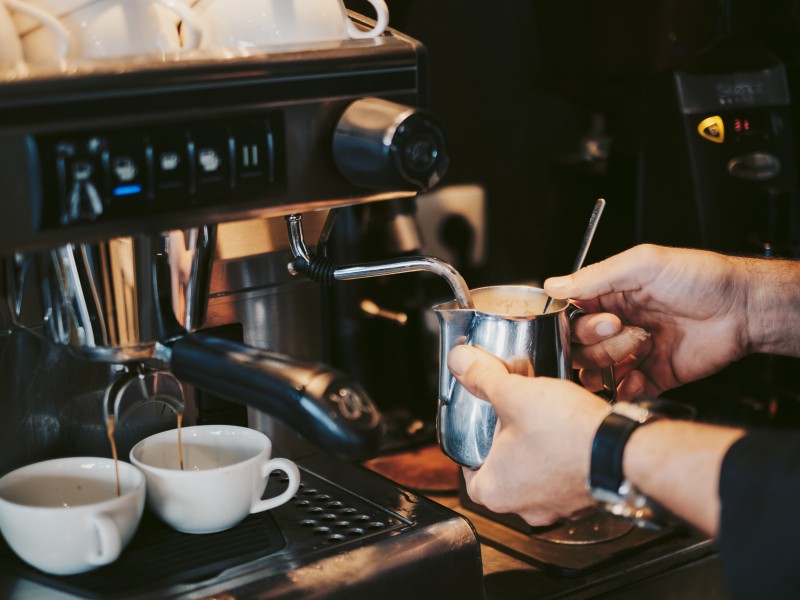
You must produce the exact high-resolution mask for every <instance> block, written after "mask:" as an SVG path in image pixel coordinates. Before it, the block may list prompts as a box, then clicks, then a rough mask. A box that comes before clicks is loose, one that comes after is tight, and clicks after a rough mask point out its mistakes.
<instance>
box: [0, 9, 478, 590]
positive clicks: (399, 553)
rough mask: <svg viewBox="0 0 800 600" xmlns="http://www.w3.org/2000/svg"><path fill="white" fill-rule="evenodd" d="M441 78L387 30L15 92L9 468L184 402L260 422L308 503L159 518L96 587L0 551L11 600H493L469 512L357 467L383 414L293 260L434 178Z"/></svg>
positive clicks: (97, 574)
mask: <svg viewBox="0 0 800 600" xmlns="http://www.w3.org/2000/svg"><path fill="white" fill-rule="evenodd" d="M351 18H353V19H355V20H359V19H360V18H361V17H359V16H358V15H356V14H354V13H353V14H351ZM426 85H427V84H426V55H425V49H424V48H423V47H422V46H421V45H420V44H419V43H418V42H416V41H415V40H413V39H411V38H409V37H407V36H404V35H402V34H400V33H398V32H396V31H392V30H389V31H387V32H386V33H385V34H384V35H383V36H381V37H380V38H377V39H369V40H351V41H343V42H337V43H335V44H327V45H322V46H320V47H315V48H313V49H303V48H298V49H293V50H291V51H288V52H284V53H280V54H271V55H268V56H267V55H252V56H242V57H237V58H234V59H218V58H203V57H202V56H201V57H197V58H195V59H186V60H182V61H176V62H166V63H159V64H142V63H141V62H132V63H130V64H127V63H125V62H119V63H115V64H114V65H113V66H112V67H104V66H103V65H95V66H92V67H83V68H81V69H78V70H76V71H74V72H71V73H69V74H68V75H63V74H43V75H41V76H35V77H30V78H25V79H20V80H18V81H13V82H8V83H4V84H2V88H3V89H2V92H3V93H2V95H0V157H1V158H0V181H2V184H3V186H2V187H3V189H4V190H5V192H4V193H3V196H2V207H3V214H4V219H3V220H2V223H1V224H0V257H2V267H3V279H2V292H3V298H4V302H2V303H0V377H2V379H1V380H2V387H1V388H0V389H2V393H0V411H2V417H3V418H2V423H3V424H2V428H3V431H2V436H0V440H1V441H0V445H2V450H1V451H0V456H2V459H0V460H2V465H0V468H1V469H2V472H7V471H9V470H12V469H14V468H16V467H18V466H21V465H24V464H27V463H30V462H35V461H38V460H44V459H48V458H54V457H59V456H68V455H97V456H108V455H110V447H109V445H108V440H107V438H106V424H105V419H106V418H107V417H108V415H109V414H113V415H114V416H115V418H116V421H117V427H116V431H115V433H116V436H117V446H118V448H119V450H120V455H121V456H122V457H125V456H126V455H127V451H128V450H129V449H130V447H131V446H132V445H133V444H134V443H135V442H136V441H137V440H139V439H141V438H142V437H145V436H146V435H149V434H150V433H153V432H155V431H159V430H163V429H169V428H174V427H175V412H174V410H175V406H176V405H180V407H181V409H182V414H183V418H184V423H185V424H194V423H219V422H229V423H238V424H245V425H249V426H251V427H254V428H256V429H259V430H262V431H264V432H266V433H268V435H270V437H271V438H272V440H273V443H274V447H275V452H276V454H278V455H283V456H288V457H290V458H292V459H293V460H294V461H295V462H296V463H297V464H298V465H299V467H300V469H301V473H302V483H301V487H300V492H299V493H298V494H297V495H296V497H295V498H294V499H293V500H291V501H289V502H288V503H286V504H285V505H283V506H281V507H278V508H277V509H275V510H272V511H269V512H268V513H261V514H260V515H251V516H250V517H248V519H246V520H245V521H244V522H243V523H242V524H240V525H239V526H237V527H235V528H233V529H231V530H229V531H227V532H222V533H220V534H212V535H207V536H190V535H187V534H179V533H178V532H175V531H173V530H170V529H168V528H166V526H164V525H163V524H161V523H160V522H158V521H157V520H155V519H154V518H150V517H149V516H147V515H146V516H145V518H144V520H143V522H142V524H141V526H140V529H139V532H138V533H137V536H136V537H135V538H134V540H133V541H132V542H131V544H130V546H129V547H128V549H126V551H125V552H124V554H123V555H122V556H121V557H120V559H119V560H118V561H116V562H115V563H113V564H111V565H108V566H106V567H102V568H100V569H97V570H95V571H92V572H90V573H86V574H82V575H75V576H69V577H58V576H51V575H46V574H43V573H40V572H38V571H36V570H35V569H33V568H31V567H28V566H27V565H25V564H24V563H22V562H21V561H20V560H19V559H17V558H16V557H15V556H14V555H13V554H12V553H11V551H10V550H9V549H8V548H7V547H5V545H3V546H2V547H1V548H0V553H2V556H1V558H0V589H2V590H3V595H4V596H5V597H10V598H14V597H20V598H21V597H61V598H75V597H87V598H144V597H165V598H166V597H181V598H200V597H212V596H216V597H237V598H256V597H257V598H289V597H309V598H310V597H323V596H324V597H326V598H337V597H338V598H354V597H373V596H376V595H381V596H383V597H387V598H406V597H409V596H412V595H413V596H415V597H420V598H425V597H427V598H442V597H453V595H455V597H459V598H482V597H484V592H483V584H482V565H481V553H480V548H479V544H478V540H477V537H476V534H475V532H474V529H473V528H472V526H471V525H470V524H469V522H468V521H467V520H466V519H465V518H464V517H462V516H460V515H458V514H457V513H456V512H453V511H452V510H450V509H447V508H445V507H443V506H441V505H440V504H437V503H434V502H432V501H430V500H428V499H427V498H425V497H422V496H420V495H418V494H415V493H413V492H411V491H409V490H406V489H404V488H402V487H400V486H398V485H397V484H395V483H393V482H391V481H389V480H386V479H384V478H382V477H380V476H378V475H376V474H374V473H372V472H371V471H368V470H366V469H365V468H363V467H361V466H360V465H359V464H358V463H357V461H359V460H363V459H364V458H367V457H369V456H371V455H373V454H375V453H377V452H378V451H379V450H380V448H381V444H382V433H383V427H384V426H383V420H382V418H381V415H380V410H379V409H378V408H377V407H376V406H375V404H374V403H373V402H372V400H371V399H370V395H369V394H368V392H367V391H366V390H364V389H363V387H362V386H361V385H360V384H359V382H358V381H357V380H356V379H354V378H353V377H351V376H349V375H348V374H346V373H345V372H343V371H341V370H338V369H334V368H332V367H330V366H329V360H330V347H331V340H330V333H329V332H330V331H331V327H330V319H331V312H330V311H329V310H328V308H329V307H328V302H329V300H328V295H327V291H326V287H325V286H324V285H321V284H319V283H317V282H315V281H314V280H313V279H312V278H309V277H305V276H303V275H302V274H298V273H297V272H296V271H294V270H290V269H288V268H287V265H289V264H290V263H294V262H296V256H297V251H298V249H303V248H305V249H306V250H308V246H306V245H305V242H306V240H307V241H308V243H309V245H310V246H311V247H312V248H313V251H314V252H315V254H317V255H320V256H321V255H322V254H324V247H325V242H326V240H327V238H328V237H329V236H330V235H332V227H333V226H334V223H335V217H336V215H337V213H338V212H339V211H346V210H348V209H347V208H346V207H352V206H359V205H366V204H370V203H392V202H408V201H413V198H414V196H415V195H416V193H417V192H418V191H419V190H420V189H424V188H426V187H429V186H431V185H434V184H435V183H436V182H437V181H438V179H439V178H440V177H441V175H442V174H443V172H444V170H445V169H446V166H447V154H446V149H445V147H444V138H443V134H442V131H441V128H440V126H439V125H438V123H437V122H436V121H435V119H434V118H433V117H432V116H430V115H429V114H428V113H427V112H425V111H424V110H423V109H422V107H424V104H425V99H426V92H427V90H426ZM387 136H388V137H387ZM287 217H291V218H290V219H289V222H287ZM299 222H302V223H303V229H302V234H303V236H304V238H302V239H298V237H297V228H296V224H297V223H299ZM292 223H295V229H294V231H295V237H294V238H293V237H292V235H291V232H292ZM334 229H335V228H334ZM335 234H336V232H335V230H334V231H333V235H335ZM131 390H133V395H132V396H129V395H128V392H129V391H131ZM176 396H180V397H177V398H176ZM284 484H285V481H283V480H281V479H280V478H279V477H274V478H271V480H270V484H269V488H270V489H269V490H268V491H267V493H268V494H273V493H274V488H280V486H282V485H284ZM443 575H444V576H443Z"/></svg>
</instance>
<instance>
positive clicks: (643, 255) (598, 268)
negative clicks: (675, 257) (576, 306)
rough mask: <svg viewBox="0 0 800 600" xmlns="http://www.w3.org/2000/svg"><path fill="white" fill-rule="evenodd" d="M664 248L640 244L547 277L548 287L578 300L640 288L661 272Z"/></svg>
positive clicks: (557, 295)
mask: <svg viewBox="0 0 800 600" xmlns="http://www.w3.org/2000/svg"><path fill="white" fill-rule="evenodd" d="M664 250H665V249H664V248H660V247H658V246H652V245H642V246H636V247H634V248H631V249H630V250H626V251H625V252H622V253H620V254H617V255H615V256H612V257H611V258H607V259H606V260H603V261H600V262H598V263H595V264H592V265H588V266H586V267H584V268H583V269H580V270H579V271H577V272H575V273H573V274H571V275H566V276H563V277H551V278H549V279H546V280H545V282H544V289H545V291H546V292H547V294H548V295H549V296H551V297H553V298H556V299H563V298H573V299H577V300H582V299H587V298H597V297H598V296H601V295H603V294H610V293H613V292H629V291H633V290H637V289H639V288H640V287H641V286H642V284H643V283H644V282H646V281H649V280H650V279H652V278H653V277H655V276H656V275H657V271H658V270H659V267H658V265H659V264H661V262H662V260H663V258H662V253H663V252H664Z"/></svg>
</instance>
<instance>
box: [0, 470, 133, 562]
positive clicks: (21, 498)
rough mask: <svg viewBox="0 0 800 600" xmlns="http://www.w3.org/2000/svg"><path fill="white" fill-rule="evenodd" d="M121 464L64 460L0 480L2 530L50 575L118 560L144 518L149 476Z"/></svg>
mask: <svg viewBox="0 0 800 600" xmlns="http://www.w3.org/2000/svg"><path fill="white" fill-rule="evenodd" d="M119 475H120V490H121V495H119V496H117V489H116V476H115V471H114V461H113V460H111V459H109V458H94V457H73V458H58V459H53V460H48V461H44V462H39V463H34V464H31V465H28V466H26V467H22V468H20V469H17V470H15V471H12V472H10V473H8V474H7V475H5V476H4V477H2V478H1V479H0V530H2V532H3V536H4V537H5V539H6V541H7V542H8V545H9V546H11V549H12V550H14V552H16V554H17V555H18V556H19V557H20V558H21V559H22V560H24V561H25V562H27V563H29V564H31V565H33V566H34V567H36V568H38V569H41V570H42V571H45V572H47V573H53V574H56V575H69V574H73V573H82V572H84V571H88V570H90V569H94V568H96V567H99V566H101V565H106V564H108V563H110V562H112V561H114V560H116V559H117V558H118V557H119V555H120V552H122V550H123V548H125V546H126V545H127V544H128V542H130V540H131V538H132V537H133V534H134V533H135V532H136V528H137V527H138V526H139V521H140V520H141V517H142V512H143V510H144V503H145V479H144V475H142V473H141V471H139V470H138V469H137V468H136V467H134V466H132V465H130V464H128V463H125V462H120V463H119Z"/></svg>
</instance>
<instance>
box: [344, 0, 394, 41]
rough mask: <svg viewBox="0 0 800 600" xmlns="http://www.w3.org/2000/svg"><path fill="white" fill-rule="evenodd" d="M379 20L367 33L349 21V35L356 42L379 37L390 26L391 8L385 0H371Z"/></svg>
mask: <svg viewBox="0 0 800 600" xmlns="http://www.w3.org/2000/svg"><path fill="white" fill-rule="evenodd" d="M369 3H370V4H372V7H373V8H374V9H375V12H376V13H377V14H378V18H377V19H376V20H375V27H373V28H372V29H367V30H366V31H364V30H362V29H359V28H358V27H356V26H355V25H354V24H353V22H352V21H351V20H350V19H347V34H348V35H349V36H350V37H351V38H352V39H354V40H357V39H364V38H372V37H378V36H379V35H380V34H382V33H383V32H384V30H385V29H386V27H387V26H388V25H389V7H388V6H386V2H384V0H369Z"/></svg>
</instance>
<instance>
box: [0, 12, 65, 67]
mask: <svg viewBox="0 0 800 600" xmlns="http://www.w3.org/2000/svg"><path fill="white" fill-rule="evenodd" d="M9 11H12V12H14V13H17V14H19V15H24V17H25V18H26V19H28V20H29V22H30V23H32V24H33V26H35V27H43V28H45V29H47V30H48V31H50V34H51V35H52V39H53V43H54V54H53V59H54V60H55V61H60V60H63V59H64V58H65V57H66V56H67V54H68V53H69V48H70V44H69V32H68V31H67V30H66V29H65V28H64V26H63V25H61V23H59V22H58V20H57V19H55V18H54V17H52V16H51V15H50V14H49V13H47V12H46V11H43V10H40V9H38V8H36V7H34V6H31V5H29V4H27V3H25V2H21V1H20V0H0V70H2V71H9V70H16V71H17V73H18V74H22V75H24V74H27V72H28V68H27V65H26V64H25V61H24V59H23V52H22V43H21V42H20V39H19V34H18V33H17V30H16V28H15V26H14V21H13V19H12V17H11V13H10V12H9Z"/></svg>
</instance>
